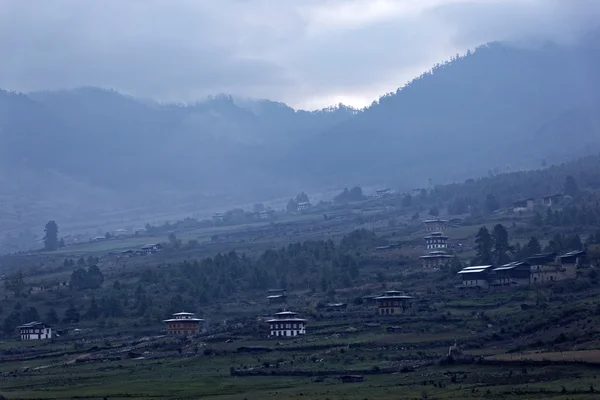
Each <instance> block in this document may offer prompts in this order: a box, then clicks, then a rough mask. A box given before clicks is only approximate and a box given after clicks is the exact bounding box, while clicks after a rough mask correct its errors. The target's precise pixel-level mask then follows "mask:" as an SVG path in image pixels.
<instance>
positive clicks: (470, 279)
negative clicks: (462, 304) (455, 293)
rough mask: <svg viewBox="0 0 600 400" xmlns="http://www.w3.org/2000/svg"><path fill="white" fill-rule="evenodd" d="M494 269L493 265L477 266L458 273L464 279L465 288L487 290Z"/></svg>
mask: <svg viewBox="0 0 600 400" xmlns="http://www.w3.org/2000/svg"><path fill="white" fill-rule="evenodd" d="M492 268H493V266H492V265H477V266H473V267H466V268H463V269H462V270H460V271H459V272H458V274H459V275H460V276H461V277H462V281H463V287H467V288H468V287H478V288H487V287H488V286H489V283H490V281H491V278H492V275H491V271H492Z"/></svg>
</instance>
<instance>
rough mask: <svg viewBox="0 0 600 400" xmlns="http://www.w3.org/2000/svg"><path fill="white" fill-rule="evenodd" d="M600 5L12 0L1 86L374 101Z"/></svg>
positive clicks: (538, 0)
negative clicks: (485, 48) (445, 65)
mask: <svg viewBox="0 0 600 400" xmlns="http://www.w3.org/2000/svg"><path fill="white" fill-rule="evenodd" d="M599 17H600V1H596V0H0V88H3V89H10V90H17V91H32V90H43V89H63V88H73V87H79V86H100V87H105V88H113V89H116V90H119V91H122V92H125V93H128V94H131V95H134V96H139V97H145V98H152V99H156V100H162V101H183V102H187V101H194V100H198V99H202V98H205V97H206V96H208V95H211V94H218V93H231V94H235V95H242V96H248V97H255V98H269V99H273V100H279V101H285V102H287V103H289V104H291V105H293V106H295V107H301V108H316V107H323V106H326V105H329V104H335V103H338V102H344V103H346V104H352V105H355V106H364V105H367V104H369V103H370V102H371V101H373V100H374V99H376V98H377V97H378V96H379V95H381V94H383V93H386V92H390V91H393V90H395V89H396V88H397V87H399V86H402V85H403V84H404V83H406V82H407V81H408V80H410V79H412V78H413V77H415V76H417V75H419V74H420V73H421V72H423V71H425V70H427V69H429V68H430V67H431V65H433V64H434V63H436V62H439V61H442V60H444V59H448V58H449V57H450V56H452V55H454V54H456V53H463V52H464V51H466V49H468V48H473V47H475V46H477V45H479V44H482V43H485V42H488V41H492V40H509V39H510V40H524V39H525V40H530V39H542V40H543V39H554V40H562V41H565V40H566V41H568V40H572V39H573V38H574V37H576V36H577V35H579V34H580V33H581V32H582V31H583V30H585V29H587V28H589V27H591V26H592V25H593V24H596V23H597V22H596V21H600V18H599Z"/></svg>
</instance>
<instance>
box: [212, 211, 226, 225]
mask: <svg viewBox="0 0 600 400" xmlns="http://www.w3.org/2000/svg"><path fill="white" fill-rule="evenodd" d="M212 220H213V222H215V223H220V222H223V221H224V220H225V215H223V213H216V214H215V215H213V216H212Z"/></svg>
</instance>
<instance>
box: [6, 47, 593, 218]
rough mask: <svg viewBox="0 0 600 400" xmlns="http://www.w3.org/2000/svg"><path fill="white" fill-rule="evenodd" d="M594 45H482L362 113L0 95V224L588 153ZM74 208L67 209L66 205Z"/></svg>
mask: <svg viewBox="0 0 600 400" xmlns="http://www.w3.org/2000/svg"><path fill="white" fill-rule="evenodd" d="M598 37H599V36H598V35H591V36H589V37H587V38H586V39H585V40H582V41H581V43H579V44H577V45H571V46H559V45H555V44H547V45H545V46H543V47H535V48H527V47H523V46H514V45H509V44H502V43H490V44H487V45H485V46H481V47H480V48H478V49H477V50H476V51H474V52H472V53H471V52H469V53H468V54H467V55H465V56H462V57H456V58H453V59H452V60H450V61H449V62H446V63H443V64H439V65H436V66H434V67H433V68H432V70H431V71H429V72H427V73H425V74H423V75H422V76H420V77H418V78H417V79H415V80H413V81H412V82H410V83H409V84H407V85H406V86H404V87H403V88H401V89H398V90H397V91H396V92H394V93H390V94H387V95H384V96H382V97H381V98H380V99H379V100H378V101H377V102H374V103H373V104H372V105H371V106H370V107H368V108H367V109H365V110H362V111H357V110H354V109H351V108H347V107H344V106H337V107H332V108H330V109H325V110H320V111H314V112H307V111H296V110H293V109H292V108H290V107H288V106H287V105H285V104H282V103H277V102H272V101H268V100H247V99H238V98H233V97H231V96H228V95H218V96H215V97H212V98H210V99H207V100H206V101H202V102H198V103H197V104H191V105H174V104H156V103H152V102H144V101H140V100H137V99H134V98H131V97H128V96H124V95H122V94H119V93H117V92H114V91H109V90H103V89H97V88H82V89H77V90H69V91H58V92H37V93H30V94H15V93H9V92H3V91H0V168H1V170H0V183H2V185H1V186H2V188H0V201H1V202H2V203H1V204H2V206H1V208H0V217H1V218H3V220H4V221H8V223H6V224H5V225H7V226H9V227H17V226H19V225H33V224H40V223H41V222H45V221H44V219H57V220H60V218H61V215H62V217H64V218H73V219H76V218H77V217H76V214H80V215H81V217H84V216H85V215H92V214H97V213H98V211H99V210H114V209H119V208H123V207H125V208H135V207H139V206H141V205H144V206H154V207H156V208H155V210H169V209H173V208H174V207H175V205H176V204H179V203H181V202H190V203H193V204H194V205H195V207H202V206H204V205H208V204H210V203H211V201H212V202H213V203H216V204H218V205H220V206H222V205H223V202H222V201H223V199H235V201H238V202H242V201H254V200H257V199H266V198H270V197H274V196H290V195H292V194H293V193H295V192H297V191H299V190H303V189H304V190H316V189H318V188H322V187H326V186H330V185H353V184H357V183H361V184H368V183H373V184H381V185H386V186H391V187H395V188H398V189H402V188H410V187H415V186H423V185H426V184H427V182H428V180H429V178H432V179H433V181H434V182H435V183H441V182H447V181H451V180H457V179H464V178H466V177H469V176H477V175H482V174H486V173H487V172H488V171H490V170H496V171H497V170H505V169H511V170H516V169H519V168H531V167H539V166H540V164H541V163H542V162H545V163H548V164H552V163H556V162H562V161H565V160H567V159H570V158H573V157H577V156H581V155H585V154H588V153H593V152H597V151H598V150H599V148H600V145H599V141H598V138H599V135H598V134H599V132H600V118H599V117H598V110H600V107H599V105H600V99H599V96H600V72H599V71H600V68H599V67H600V48H599V46H598V45H597V44H596V43H597V42H598V41H597V40H595V39H597V38H598ZM25 176H27V177H28V178H27V179H25V180H24V179H23V177H25ZM28 181H30V183H29V182H28ZM36 182H37V183H36ZM39 182H44V184H43V185H41V184H39ZM50 188H51V189H52V190H50ZM61 193H62V194H63V196H60V195H59V194H61ZM92 193H93V194H92ZM100 193H101V195H100ZM77 196H80V198H81V199H85V201H83V200H82V203H81V210H79V211H75V210H74V209H72V208H70V207H71V205H72V204H73V201H72V200H71V199H72V198H74V197H75V198H77ZM67 198H68V199H69V200H68V201H67V200H65V199H67ZM18 199H21V200H18ZM23 199H27V201H26V202H25V201H24V200H23ZM94 199H96V200H94ZM190 199H193V200H190ZM211 199H212V200H211ZM21 203H24V204H27V206H26V207H25V209H22V210H18V211H17V209H18V208H19V207H20V206H19V204H21ZM75 203H76V202H75ZM65 208H70V209H69V210H68V212H66V211H65ZM41 210H43V211H41ZM60 210H62V211H60ZM157 212H158V211H157ZM60 213H62V214H61V215H55V214H60ZM69 213H70V214H69ZM17 215H20V217H19V218H17ZM23 215H29V216H31V218H29V219H27V218H25V217H23Z"/></svg>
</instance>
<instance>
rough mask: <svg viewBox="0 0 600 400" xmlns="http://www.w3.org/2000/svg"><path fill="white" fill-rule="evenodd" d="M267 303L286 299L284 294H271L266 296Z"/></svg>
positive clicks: (280, 301) (275, 302)
mask: <svg viewBox="0 0 600 400" xmlns="http://www.w3.org/2000/svg"><path fill="white" fill-rule="evenodd" d="M267 300H268V301H269V304H282V303H285V302H286V301H287V298H286V296H285V294H272V295H269V296H267Z"/></svg>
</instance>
